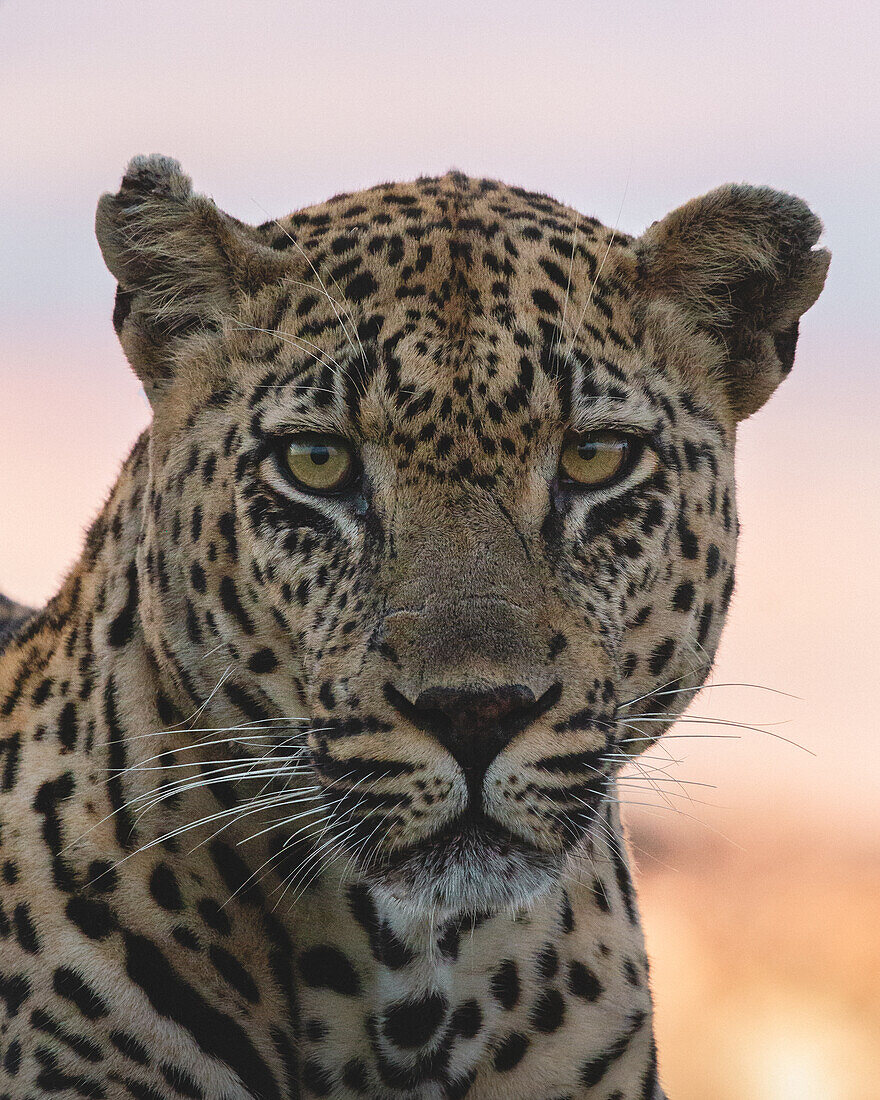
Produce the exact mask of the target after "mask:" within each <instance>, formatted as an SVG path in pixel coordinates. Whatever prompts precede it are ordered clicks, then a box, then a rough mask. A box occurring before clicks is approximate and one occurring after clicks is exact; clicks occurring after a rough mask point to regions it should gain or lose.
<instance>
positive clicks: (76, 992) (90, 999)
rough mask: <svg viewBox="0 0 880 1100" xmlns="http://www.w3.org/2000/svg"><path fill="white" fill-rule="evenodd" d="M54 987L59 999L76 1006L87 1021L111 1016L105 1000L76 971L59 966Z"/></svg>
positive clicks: (54, 978)
mask: <svg viewBox="0 0 880 1100" xmlns="http://www.w3.org/2000/svg"><path fill="white" fill-rule="evenodd" d="M52 987H53V988H54V990H55V992H56V993H57V994H58V996H59V997H64V999H65V1000H67V1001H70V1002H71V1003H72V1004H74V1005H76V1007H77V1008H78V1009H79V1011H80V1012H81V1013H82V1014H83V1016H85V1018H86V1019H87V1020H99V1019H101V1017H103V1016H107V1015H108V1014H109V1009H108V1008H107V1005H106V1003H105V1001H104V999H103V998H102V997H99V996H98V994H97V993H96V992H95V991H94V990H93V989H92V988H91V986H89V985H87V984H86V982H85V981H84V979H83V978H81V977H80V976H79V974H77V972H76V971H75V970H71V969H69V968H68V967H66V966H59V967H58V969H57V970H56V971H55V973H54V975H53V978H52Z"/></svg>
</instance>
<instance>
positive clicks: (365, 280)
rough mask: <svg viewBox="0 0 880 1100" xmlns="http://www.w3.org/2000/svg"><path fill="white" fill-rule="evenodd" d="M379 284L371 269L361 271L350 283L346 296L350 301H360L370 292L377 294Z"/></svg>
mask: <svg viewBox="0 0 880 1100" xmlns="http://www.w3.org/2000/svg"><path fill="white" fill-rule="evenodd" d="M378 289H379V286H378V284H377V282H376V280H375V279H374V278H373V276H372V275H371V274H370V272H369V271H361V272H359V273H358V274H357V275H355V277H354V278H353V279H352V280H351V281H350V282H349V283H348V285H347V286H346V288H345V297H346V298H348V300H349V301H350V302H359V301H361V299H362V298H366V296H367V295H368V294H375V292H376V291H377V290H378Z"/></svg>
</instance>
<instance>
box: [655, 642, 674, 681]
mask: <svg viewBox="0 0 880 1100" xmlns="http://www.w3.org/2000/svg"><path fill="white" fill-rule="evenodd" d="M674 652H675V639H674V638H664V640H663V641H662V642H659V643H658V644H657V645H656V646H655V647H654V651H653V652H652V653H651V659H650V661H649V662H648V667H649V668H650V669H651V673H652V674H653V675H654V676H656V675H657V674H658V673H660V672H662V671H663V669H664V668H666V666H667V665H668V664H669V660H670V658H671V657H672V654H673V653H674Z"/></svg>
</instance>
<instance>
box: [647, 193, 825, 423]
mask: <svg viewBox="0 0 880 1100" xmlns="http://www.w3.org/2000/svg"><path fill="white" fill-rule="evenodd" d="M821 232H822V223H821V222H820V221H819V219H818V218H817V217H816V216H815V214H813V213H812V212H811V211H810V209H809V207H808V206H807V205H806V203H804V202H803V201H802V200H801V199H798V198H795V197H794V196H793V195H786V194H784V193H783V192H780V191H773V190H771V189H770V188H769V187H748V186H746V185H744V184H729V185H728V186H726V187H719V188H718V189H717V190H715V191H710V192H709V194H708V195H704V196H703V197H702V198H699V199H694V200H692V201H691V202H689V203H686V204H685V205H684V206H681V207H679V208H678V209H677V210H674V211H673V212H672V213H671V214H669V215H668V216H667V217H665V218H664V219H663V220H662V221H659V222H655V223H654V224H653V225H652V226H651V227H650V228H649V229H648V230H647V231H646V233H645V234H644V235H643V236H642V237H641V238H640V240H639V241H638V242H636V248H637V251H638V255H639V266H640V273H641V276H642V278H643V279H644V281H645V284H646V286H647V291H648V294H649V295H650V296H651V297H656V298H664V299H667V300H673V301H674V302H676V303H677V304H678V305H679V306H680V307H682V308H683V309H684V310H685V311H686V313H687V314H689V316H690V318H691V320H692V321H693V322H694V323H695V324H696V325H697V326H698V327H699V328H700V329H702V330H703V331H705V332H708V333H709V334H710V335H711V336H712V337H714V338H715V339H716V340H717V341H719V342H720V344H721V346H722V350H723V360H724V364H723V367H722V371H723V376H724V378H723V380H724V384H725V387H726V389H727V393H728V397H729V400H730V404H731V408H732V410H733V412H734V415H735V416H736V418H737V419H738V420H741V419H743V418H744V417H746V416H749V415H750V414H751V413H753V412H755V410H756V409H759V408H760V407H761V405H763V404H764V402H765V401H766V400H767V398H768V397H769V396H770V394H771V393H772V392H773V390H774V389H775V388H776V386H777V385H778V384H779V383H780V382H781V381H782V379H783V378H784V377H785V376H786V375H787V374H788V372H789V371H790V370H791V367H792V364H793V362H794V351H795V345H796V343H797V335H798V318H799V317H800V316H801V314H802V313H805V312H806V311H807V310H808V309H809V308H810V306H811V305H812V304H813V303H814V302H815V301H816V299H817V298H818V297H819V294H820V292H821V290H822V286H823V284H824V282H825V274H826V272H827V270H828V264H829V262H830V260H831V255H830V253H829V252H827V251H825V250H824V249H816V248H814V247H813V246H814V245H815V244H816V242H817V241H818V239H819V236H820V234H821Z"/></svg>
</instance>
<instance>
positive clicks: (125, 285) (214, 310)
mask: <svg viewBox="0 0 880 1100" xmlns="http://www.w3.org/2000/svg"><path fill="white" fill-rule="evenodd" d="M95 234H96V236H97V238H98V244H99V245H100V247H101V252H102V254H103V256H104V261H105V263H106V264H107V267H108V268H109V269H110V271H111V273H112V274H113V275H114V276H115V277H116V279H117V281H118V283H119V286H118V289H117V293H116V306H115V309H114V311H113V325H114V328H115V329H116V332H117V335H118V336H119V339H120V341H121V343H122V346H123V348H124V350H125V353H126V356H127V357H128V360H129V362H130V363H131V365H132V367H133V368H134V371H135V373H136V374H137V376H138V377H139V378H140V379H141V381H142V382H143V384H144V388H145V389H146V391H147V394H148V396H149V397H150V398H151V400H153V399H154V398H155V396H156V395H157V394H158V393H161V391H162V389H163V387H164V385H165V384H166V383H167V381H168V380H169V379H170V378H171V377H172V375H173V373H174V360H175V351H176V349H177V345H178V343H179V341H181V340H182V339H184V338H186V337H187V336H190V335H192V334H193V333H197V332H210V331H212V330H217V329H219V327H220V325H221V324H222V321H223V318H224V315H227V314H228V313H229V312H230V310H231V309H232V308H233V307H234V304H235V301H236V298H237V297H238V296H239V295H240V294H242V293H247V292H251V293H253V292H255V291H256V290H257V289H259V287H260V286H261V285H265V284H266V283H267V282H270V281H277V280H278V279H280V278H281V277H282V276H283V274H284V272H285V270H286V265H285V263H284V261H283V260H282V258H281V257H279V256H278V254H277V253H275V252H273V251H272V250H271V249H269V248H267V247H266V246H264V245H262V244H261V243H260V242H259V241H258V240H257V239H256V237H255V236H254V234H253V231H252V230H251V229H250V228H249V227H248V226H245V225H243V224H242V223H241V222H239V221H237V220H236V219H235V218H232V217H230V216H229V215H228V214H224V213H223V212H222V211H221V210H219V209H218V208H217V207H216V206H215V204H214V203H213V202H212V201H211V200H210V199H208V198H206V197H205V196H204V195H198V194H194V193H193V190H192V183H191V181H190V179H189V177H188V176H187V175H185V174H184V173H183V171H182V170H181V168H180V165H179V164H178V163H177V161H175V160H172V159H170V158H169V157H162V156H147V157H135V158H134V159H133V160H132V161H131V162H130V163H129V165H128V168H127V169H126V171H125V175H124V176H123V179H122V183H121V185H120V188H119V191H118V192H117V193H116V194H115V195H113V194H106V195H104V196H103V197H102V198H101V200H100V201H99V203H98V210H97V215H96V218H95Z"/></svg>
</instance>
